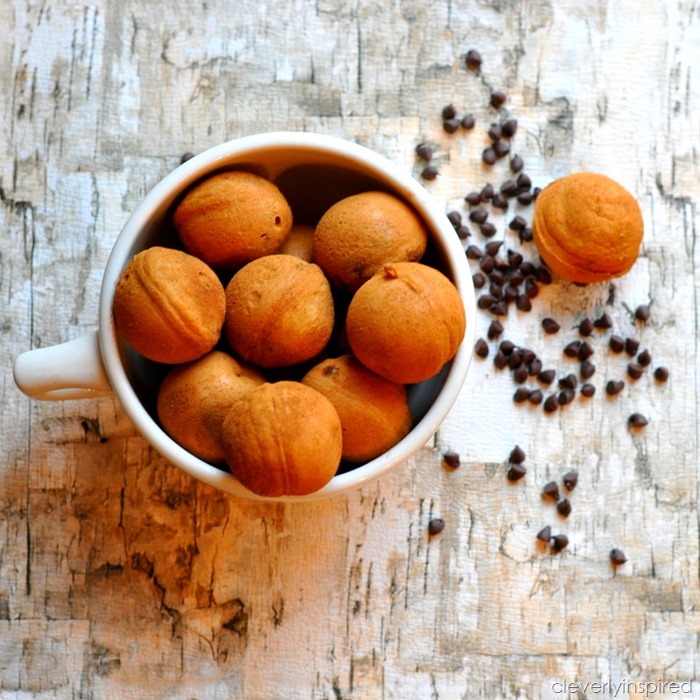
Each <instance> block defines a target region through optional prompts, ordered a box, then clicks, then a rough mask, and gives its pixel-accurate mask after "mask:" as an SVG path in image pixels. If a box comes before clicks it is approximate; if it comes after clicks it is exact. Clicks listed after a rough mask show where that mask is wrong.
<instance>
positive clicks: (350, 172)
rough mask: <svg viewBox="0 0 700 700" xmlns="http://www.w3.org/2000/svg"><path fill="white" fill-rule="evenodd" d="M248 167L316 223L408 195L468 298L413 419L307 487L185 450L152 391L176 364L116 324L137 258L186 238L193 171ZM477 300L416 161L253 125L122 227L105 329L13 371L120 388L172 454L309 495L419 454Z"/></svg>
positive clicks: (106, 391)
mask: <svg viewBox="0 0 700 700" xmlns="http://www.w3.org/2000/svg"><path fill="white" fill-rule="evenodd" d="M232 169H243V170H249V171H252V172H255V173H257V174H259V175H261V176H263V177H266V178H267V179H269V180H271V181H272V182H274V183H275V184H276V185H277V186H278V187H279V188H280V190H281V191H282V193H283V194H284V195H285V197H286V198H287V200H288V201H289V203H290V205H291V207H292V211H293V212H294V219H295V222H297V223H308V224H310V225H314V224H315V223H316V221H317V220H318V218H320V216H321V214H322V213H323V212H324V211H325V210H326V209H328V208H329V207H330V206H331V205H332V204H334V203H335V202H337V201H339V200H340V199H342V198H344V197H346V196H350V195H352V194H356V193H358V192H362V191H366V190H369V189H381V190H386V191H389V192H392V193H394V194H396V195H398V196H399V197H401V198H402V199H404V200H405V201H406V202H407V203H409V204H410V205H411V206H412V207H413V208H414V209H415V210H416V211H417V212H418V214H419V215H420V216H421V218H422V219H423V220H424V221H425V223H426V226H427V228H428V231H429V243H428V249H427V250H426V254H425V256H424V259H423V261H424V262H427V263H428V264H431V265H433V266H435V267H437V268H438V269H440V270H441V271H442V272H443V273H444V274H446V275H447V276H448V277H449V278H450V279H451V280H452V282H453V283H454V284H455V286H456V287H457V289H458V291H459V293H460V295H461V298H462V300H463V302H464V307H465V312H466V318H467V327H466V333H465V336H464V339H463V341H462V343H461V345H460V347H459V349H458V351H457V353H456V355H455V356H454V358H453V359H452V360H451V361H450V362H449V363H448V364H447V365H446V366H445V367H444V368H443V370H442V371H441V372H440V373H439V374H438V375H437V376H435V377H433V378H431V379H429V380H426V381H424V382H421V383H419V384H414V385H411V386H409V387H408V396H409V404H410V407H411V412H412V415H413V428H412V430H411V431H410V432H409V434H408V435H407V436H406V437H405V438H403V439H402V440H401V441H400V442H399V443H397V444H396V445H395V446H394V447H392V448H391V449H389V450H388V451H387V452H385V453H384V454H382V455H380V456H379V457H377V458H376V459H373V460H371V461H370V462H367V463H366V464H363V465H360V466H357V467H355V468H353V469H349V470H347V471H342V472H339V473H338V474H336V475H335V476H334V477H333V479H332V480H331V481H330V482H329V483H328V484H327V485H326V486H324V487H323V488H322V489H320V490H319V491H316V492H314V493H312V494H308V495H305V496H282V497H275V498H266V497H262V496H258V495H256V494H253V493H252V492H250V491H249V490H248V489H246V488H245V487H244V486H243V485H242V484H241V483H240V482H239V481H238V480H237V479H236V478H235V477H234V476H233V475H231V474H230V473H229V472H227V471H225V469H223V468H220V467H218V466H215V465H211V464H208V463H206V462H204V461H202V460H201V459H199V458H197V457H195V456H194V455H192V454H191V453H189V452H187V451H186V450H185V449H183V448H182V447H181V446H180V445H178V444H177V443H176V442H175V441H174V440H173V439H172V438H170V437H169V436H168V435H167V434H166V433H165V432H164V431H163V429H162V428H161V427H160V425H159V424H158V420H157V416H156V412H155V401H156V396H157V391H158V387H159V385H160V381H161V380H162V377H163V376H164V374H165V372H166V371H167V369H168V368H167V367H164V366H162V365H157V364H155V363H153V362H150V361H148V360H146V359H144V358H143V357H141V356H140V355H138V354H137V353H136V352H134V351H133V349H131V348H130V347H129V346H128V345H127V344H126V343H125V342H124V341H123V340H122V339H121V337H120V336H119V334H118V333H117V330H116V328H115V324H114V318H113V315H112V300H113V297H114V289H115V286H116V284H117V281H118V279H119V277H120V275H121V273H122V271H123V270H124V268H125V267H126V265H127V263H128V262H129V261H130V260H131V258H132V257H133V256H134V255H136V253H138V252H139V251H141V250H144V249H145V248H148V247H150V246H153V245H166V246H170V247H174V246H177V245H178V241H177V234H176V233H175V231H174V230H173V228H172V224H171V218H172V216H171V215H172V211H173V209H174V208H175V207H176V206H177V204H178V202H179V201H180V199H181V198H182V196H183V195H184V193H185V192H186V191H187V190H188V189H189V188H191V187H192V186H193V185H194V184H195V183H197V182H198V181H200V180H202V179H204V178H205V177H207V176H209V175H212V174H214V173H216V172H220V171H224V170H232ZM475 319H476V300H475V293H474V286H473V283H472V279H471V275H470V273H469V268H468V264H467V261H466V257H465V254H464V250H463V248H462V244H461V242H460V241H459V238H458V237H457V235H456V234H455V231H454V227H453V226H452V224H451V223H450V222H449V220H448V219H447V216H446V214H445V213H444V211H442V210H441V209H438V208H437V207H436V204H435V203H434V201H433V200H432V198H431V196H430V195H429V193H428V192H427V191H426V190H425V188H423V187H422V186H421V185H420V184H419V183H418V182H417V181H416V180H415V179H414V178H413V177H412V176H411V174H410V173H408V172H405V171H403V170H402V169H400V168H399V167H398V166H396V165H395V164H394V163H392V162H391V161H389V160H388V159H387V158H385V157H384V156H381V155H379V154H378V153H376V152H374V151H372V150H370V149H368V148H366V147H364V146H360V145H358V144H356V143H354V142H351V141H347V140H345V139H341V138H337V137H332V136H326V135H320V134H311V133H304V132H271V133H266V134H257V135H253V136H245V137H242V138H239V139H235V140H233V141H229V142H227V143H224V144H221V145H219V146H215V147H213V148H210V149H208V150H207V151H204V152H203V153H201V154H199V155H197V156H195V157H193V158H191V159H190V160H188V161H186V162H185V163H183V164H182V165H180V166H179V167H178V168H176V169H175V170H173V171H172V172H171V173H169V174H168V175H166V177H164V178H163V179H162V180H161V181H160V182H159V183H158V184H157V185H156V186H155V187H154V188H153V189H152V190H151V191H150V192H149V193H148V194H147V195H146V197H145V198H144V199H143V201H142V202H141V203H140V204H139V206H138V207H137V208H136V209H135V211H134V212H133V213H132V214H131V216H130V217H129V219H128V220H127V222H126V224H125V225H124V228H123V229H122V230H121V232H120V234H119V236H118V237H117V239H116V241H115V244H114V247H113V249H112V252H111V254H110V257H109V260H108V262H107V266H106V268H105V271H104V277H103V281H102V287H101V292H100V303H99V324H98V330H96V331H94V332H92V333H89V334H87V335H84V336H81V337H79V338H76V339H74V340H71V341H68V342H66V343H62V344H60V345H54V346H50V347H45V348H38V349H33V350H29V351H27V352H24V353H22V354H21V355H19V356H18V357H17V358H16V360H15V363H14V378H15V383H16V384H17V386H18V387H19V388H20V390H21V391H22V392H23V393H25V394H26V395H27V396H29V397H30V398H34V399H40V400H66V399H82V398H96V397H104V396H115V397H116V398H117V399H118V400H119V402H120V403H121V405H122V407H123V409H124V411H125V412H126V413H127V415H128V416H129V418H130V419H131V420H132V422H133V423H134V425H135V427H136V429H137V430H138V432H139V433H140V434H141V435H142V436H143V437H144V438H145V439H146V440H147V441H148V442H149V443H150V444H151V445H152V446H153V447H154V448H155V449H156V451H158V452H159V454H161V455H162V456H163V457H165V458H166V459H167V460H168V461H169V462H171V463H172V464H173V465H176V466H177V467H179V468H180V469H182V470H183V471H185V472H186V473H188V474H189V475H190V476H192V477H194V478H195V479H198V480H199V481H201V482H203V483H205V484H208V485H210V486H213V487H215V488H217V489H220V490H222V491H226V492H228V493H232V494H234V495H237V496H241V497H245V498H251V499H255V500H267V501H287V502H289V501H308V500H313V499H318V498H328V497H331V496H336V495H339V494H341V493H346V492H348V491H350V490H352V489H355V488H358V487H360V486H362V485H364V484H367V483H369V482H371V481H373V480H374V479H377V478H378V477H380V476H381V475H383V474H385V473H387V472H389V471H391V470H392V469H393V468H395V467H396V466H398V465H399V464H401V463H402V462H404V461H405V460H406V459H408V458H409V457H410V456H412V455H413V454H415V453H416V452H417V451H418V450H419V449H420V448H421V447H423V446H425V444H426V443H427V442H428V441H429V440H430V439H431V438H432V437H433V435H434V434H435V433H436V432H437V429H438V428H439V426H440V424H441V423H442V422H443V420H444V419H445V417H446V416H447V414H448V412H449V411H450V409H451V407H452V405H453V404H454V402H455V400H456V399H457V396H458V394H459V392H460V390H461V388H462V385H463V383H464V380H465V378H466V374H467V370H468V368H469V364H470V362H471V359H472V354H473V348H474V342H475V325H476V324H475Z"/></svg>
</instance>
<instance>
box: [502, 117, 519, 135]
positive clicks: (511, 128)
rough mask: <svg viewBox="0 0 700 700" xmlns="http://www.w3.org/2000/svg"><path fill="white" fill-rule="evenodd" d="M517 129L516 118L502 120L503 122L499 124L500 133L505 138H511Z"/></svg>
mask: <svg viewBox="0 0 700 700" xmlns="http://www.w3.org/2000/svg"><path fill="white" fill-rule="evenodd" d="M517 130H518V120H517V119H508V120H507V121H505V122H503V124H502V125H501V133H502V134H503V136H505V137H506V138H507V139H511V138H513V136H515V132H516V131H517Z"/></svg>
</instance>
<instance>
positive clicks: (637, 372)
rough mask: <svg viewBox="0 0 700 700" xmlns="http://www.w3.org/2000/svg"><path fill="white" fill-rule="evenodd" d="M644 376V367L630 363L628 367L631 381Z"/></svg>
mask: <svg viewBox="0 0 700 700" xmlns="http://www.w3.org/2000/svg"><path fill="white" fill-rule="evenodd" d="M643 374H644V367H642V366H641V365H638V364H637V363H636V362H630V363H629V364H628V365H627V376H628V377H629V378H630V379H639V378H640V377H641V376H642V375H643Z"/></svg>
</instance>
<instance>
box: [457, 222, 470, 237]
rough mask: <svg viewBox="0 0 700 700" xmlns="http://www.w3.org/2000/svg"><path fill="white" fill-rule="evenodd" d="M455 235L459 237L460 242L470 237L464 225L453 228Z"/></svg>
mask: <svg viewBox="0 0 700 700" xmlns="http://www.w3.org/2000/svg"><path fill="white" fill-rule="evenodd" d="M455 233H456V234H457V235H458V236H459V238H460V240H462V241H464V240H466V239H467V238H469V236H471V235H472V233H471V231H470V230H469V229H468V228H467V227H466V226H464V225H461V224H460V225H459V226H457V227H456V228H455Z"/></svg>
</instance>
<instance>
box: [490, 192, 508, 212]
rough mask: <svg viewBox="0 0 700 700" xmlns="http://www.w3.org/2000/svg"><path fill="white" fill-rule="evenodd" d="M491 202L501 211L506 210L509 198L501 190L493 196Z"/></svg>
mask: <svg viewBox="0 0 700 700" xmlns="http://www.w3.org/2000/svg"><path fill="white" fill-rule="evenodd" d="M491 204H492V205H493V206H494V207H495V208H496V209H500V210H501V211H506V209H508V200H507V199H506V198H505V197H504V196H503V195H502V194H501V193H500V192H498V193H497V194H495V195H494V196H493V201H492V202H491Z"/></svg>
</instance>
